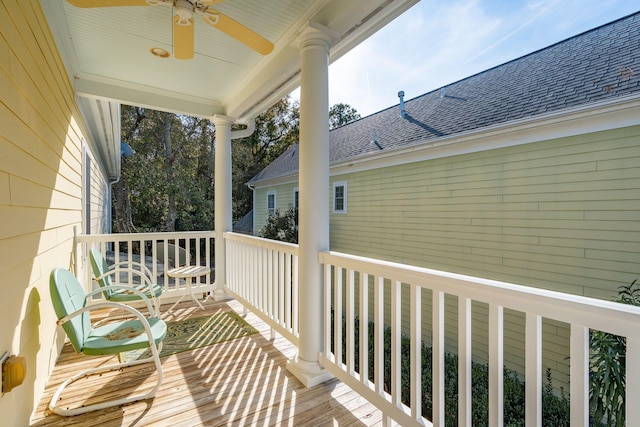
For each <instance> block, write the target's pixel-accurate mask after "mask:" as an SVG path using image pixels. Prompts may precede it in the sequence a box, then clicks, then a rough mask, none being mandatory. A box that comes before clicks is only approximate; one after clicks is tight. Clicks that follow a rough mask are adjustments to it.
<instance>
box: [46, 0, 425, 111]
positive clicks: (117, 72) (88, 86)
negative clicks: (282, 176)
mask: <svg viewBox="0 0 640 427" xmlns="http://www.w3.org/2000/svg"><path fill="white" fill-rule="evenodd" d="M416 2H417V0H375V1H374V0H269V1H265V0H227V1H224V2H222V3H218V4H216V5H215V6H214V7H215V9H217V10H219V11H220V12H222V13H224V14H226V15H227V16H229V17H231V18H233V19H235V20H236V21H238V22H240V23H242V24H243V25H245V26H246V27H249V28H250V29H251V30H253V31H255V32H257V33H258V34H260V35H262V36H263V37H265V38H266V39H268V40H269V41H271V42H272V43H273V44H274V46H275V47H274V50H273V51H272V52H271V53H270V54H267V55H265V56H263V55H261V54H259V53H257V52H255V51H253V50H251V49H250V48H248V47H246V46H245V45H244V44H242V43H240V42H238V41H237V40H235V39H234V38H232V37H230V36H228V35H226V34H225V33H223V32H221V31H219V30H217V29H216V28H213V27H212V26H210V25H207V24H206V23H205V22H203V21H202V19H201V18H200V17H198V16H195V18H196V19H195V46H194V50H195V55H194V58H193V59H190V60H179V59H175V58H174V56H173V53H172V51H173V50H172V15H173V11H172V8H171V7H168V6H167V5H159V6H128V7H101V8H78V7H75V6H72V5H71V4H69V3H67V2H66V1H65V0H41V4H42V7H43V9H44V11H45V14H46V16H47V20H48V22H49V25H50V27H51V30H52V32H53V34H54V37H55V39H56V43H57V45H58V47H59V49H60V51H61V53H62V56H63V60H64V62H65V66H66V68H67V71H68V73H69V76H70V78H71V79H72V82H73V86H74V89H75V91H76V94H77V95H78V96H81V97H87V98H93V99H105V100H109V101H116V102H119V103H124V104H131V105H139V106H145V107H149V108H154V109H158V110H164V111H170V112H175V113H181V114H187V115H192V116H198V117H211V116H213V115H215V114H224V115H227V116H230V117H232V118H235V119H236V120H238V121H243V120H246V119H249V118H252V117H254V116H256V115H258V114H260V113H261V112H262V111H264V110H265V109H266V108H268V107H269V106H270V105H272V104H273V103H274V102H276V101H277V100H278V99H280V98H281V97H282V96H284V95H286V94H287V93H289V92H290V91H292V90H293V89H295V88H296V87H297V86H299V78H300V58H299V51H298V49H297V46H296V43H295V40H296V37H297V36H298V35H299V34H300V33H301V31H302V30H303V29H304V28H305V27H306V25H307V23H308V22H309V21H314V22H316V23H319V24H322V25H324V26H326V27H328V28H329V29H331V30H332V31H334V32H335V33H336V34H337V35H338V41H337V43H336V44H335V45H334V46H333V47H332V49H331V53H330V60H331V61H333V60H335V59H337V58H338V57H340V56H341V55H343V54H344V53H346V52H347V51H349V50H350V49H351V48H353V47H354V46H356V45H357V44H358V43H360V42H361V41H362V40H364V39H365V38H366V37H368V36H369V35H371V34H373V33H374V32H375V31H377V30H378V29H380V28H381V27H382V26H384V25H385V24H386V23H388V22H389V21H391V20H392V19H393V18H395V17H396V16H398V15H399V14H400V13H402V12H404V11H405V10H407V9H408V8H409V7H410V6H412V5H413V4H415V3H416ZM153 47H160V48H163V49H166V50H167V51H169V52H170V53H171V56H170V57H168V58H164V59H163V58H158V57H156V56H153V55H152V54H151V53H150V49H151V48H153Z"/></svg>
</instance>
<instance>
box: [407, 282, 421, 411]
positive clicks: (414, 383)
mask: <svg viewBox="0 0 640 427" xmlns="http://www.w3.org/2000/svg"><path fill="white" fill-rule="evenodd" d="M421 291H422V288H421V287H420V286H416V285H411V292H410V298H409V299H410V305H411V307H410V311H411V313H410V317H411V328H410V329H411V330H410V333H411V356H410V359H411V369H410V371H409V372H410V383H411V417H412V418H413V419H414V420H416V421H418V420H420V419H421V418H422V292H421Z"/></svg>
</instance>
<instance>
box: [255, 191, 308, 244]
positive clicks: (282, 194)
mask: <svg viewBox="0 0 640 427" xmlns="http://www.w3.org/2000/svg"><path fill="white" fill-rule="evenodd" d="M297 187H298V184H297V183H290V184H282V185H274V186H271V187H267V188H256V190H255V192H256V199H255V200H256V204H255V206H254V211H255V221H256V223H255V230H256V234H258V232H259V231H260V229H262V227H264V226H265V224H266V223H267V193H268V192H271V191H275V192H276V210H277V211H279V212H280V213H284V212H285V211H286V210H287V209H289V208H290V207H292V206H293V189H294V188H297Z"/></svg>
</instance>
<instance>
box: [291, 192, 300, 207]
mask: <svg viewBox="0 0 640 427" xmlns="http://www.w3.org/2000/svg"><path fill="white" fill-rule="evenodd" d="M296 194H297V195H298V205H300V190H299V189H298V187H295V188H294V189H293V203H292V204H291V206H293V208H294V209H299V208H300V206H296Z"/></svg>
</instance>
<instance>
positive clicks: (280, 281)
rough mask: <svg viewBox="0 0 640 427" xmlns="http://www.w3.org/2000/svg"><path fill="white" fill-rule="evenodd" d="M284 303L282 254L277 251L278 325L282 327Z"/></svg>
mask: <svg viewBox="0 0 640 427" xmlns="http://www.w3.org/2000/svg"><path fill="white" fill-rule="evenodd" d="M284 301H285V284H284V253H283V252H281V251H278V323H280V325H282V326H284V325H285V322H284V310H285V307H284Z"/></svg>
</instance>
